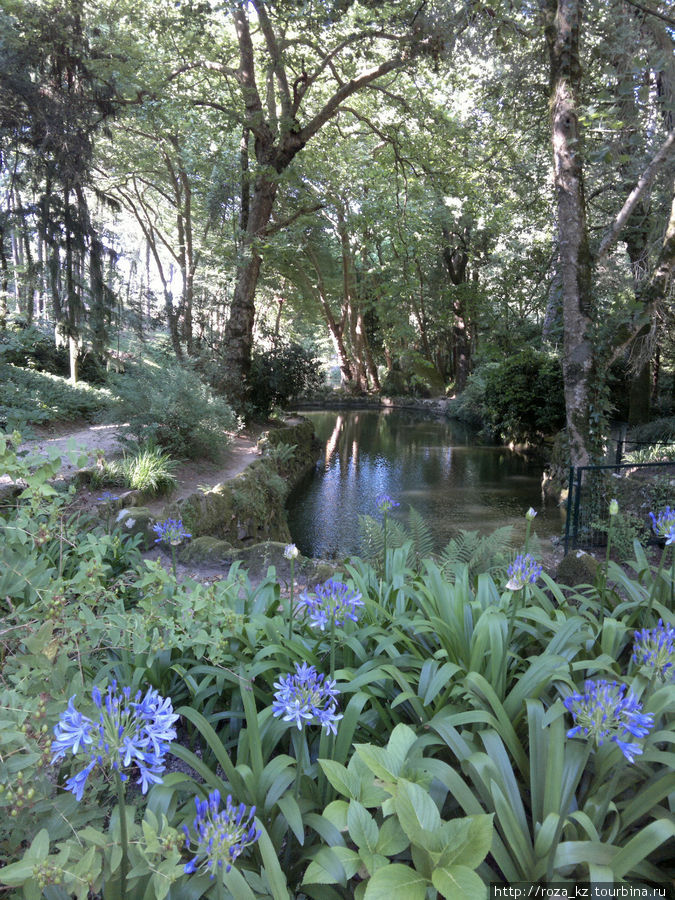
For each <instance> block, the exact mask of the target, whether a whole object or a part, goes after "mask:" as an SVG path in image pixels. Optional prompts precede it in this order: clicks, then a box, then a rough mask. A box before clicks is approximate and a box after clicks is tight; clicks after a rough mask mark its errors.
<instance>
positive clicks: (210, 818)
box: [183, 791, 262, 879]
mask: <svg viewBox="0 0 675 900" xmlns="http://www.w3.org/2000/svg"><path fill="white" fill-rule="evenodd" d="M195 806H196V807H197V815H196V816H195V819H194V821H193V823H192V826H193V828H194V831H195V835H196V836H193V835H191V834H190V831H189V829H188V828H187V827H186V826H183V831H184V832H185V837H186V838H187V847H188V849H189V850H190V852H192V853H194V854H195V855H194V858H193V859H191V860H190V862H188V863H186V864H185V871H186V872H187V873H188V874H191V873H192V872H196V871H198V870H201V871H203V872H208V873H209V877H210V878H211V879H214V878H215V877H216V875H220V873H221V872H222V870H223V869H225V871H226V872H229V871H230V869H231V868H232V864H233V863H234V862H235V860H236V859H237V857H239V856H241V854H242V853H243V852H244V850H245V849H246V847H249V846H250V845H251V844H254V843H255V842H256V841H257V840H258V838H259V837H260V835H261V834H262V832H261V831H260V829H258V828H256V826H255V824H254V822H253V817H254V816H255V806H252V807H251V809H250V810H248V809H247V808H246V806H244V804H243V803H241V804H240V805H239V806H235V805H234V804H233V803H232V797H230V796H229V795H228V797H227V799H226V800H225V808H224V809H220V793H219V791H213V792H212V793H210V794H209V799H208V800H200V799H199V797H195Z"/></svg>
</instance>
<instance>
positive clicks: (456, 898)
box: [431, 866, 488, 900]
mask: <svg viewBox="0 0 675 900" xmlns="http://www.w3.org/2000/svg"><path fill="white" fill-rule="evenodd" d="M431 883H432V884H433V886H434V887H435V888H436V890H437V891H438V892H439V893H440V895H441V896H442V897H444V898H445V900H483V898H484V897H487V895H488V889H487V885H486V884H485V883H484V882H483V879H482V878H481V877H480V876H479V875H477V874H476V873H475V872H474V871H473V870H472V869H469V868H468V867H467V866H449V867H447V868H438V869H434V871H433V872H432V873H431Z"/></svg>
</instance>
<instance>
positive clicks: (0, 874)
mask: <svg viewBox="0 0 675 900" xmlns="http://www.w3.org/2000/svg"><path fill="white" fill-rule="evenodd" d="M34 865H35V863H34V862H33V861H32V860H31V861H30V862H27V861H26V860H23V859H22V860H21V862H16V863H11V864H10V865H9V866H5V867H4V868H2V869H0V883H1V884H8V885H9V886H10V887H19V885H22V884H23V883H24V881H26V880H27V879H28V878H30V877H31V875H32V874H33V866H34Z"/></svg>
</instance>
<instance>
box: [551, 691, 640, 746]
mask: <svg viewBox="0 0 675 900" xmlns="http://www.w3.org/2000/svg"><path fill="white" fill-rule="evenodd" d="M564 705H565V708H566V709H567V710H568V711H569V712H570V713H571V714H572V718H573V720H574V728H570V730H569V731H568V732H567V737H577V736H578V735H581V734H583V735H585V736H586V737H587V738H588V739H589V740H592V741H594V742H595V744H596V745H597V746H602V744H603V743H604V742H605V741H613V742H614V743H615V744H616V745H617V747H619V749H620V750H621V752H622V753H623V755H624V756H625V757H626V759H627V760H628V762H631V763H632V762H634V759H635V757H636V756H639V755H640V754H641V753H642V747H641V746H640V744H638V743H636V742H635V741H632V740H631V737H638V738H643V737H646V736H647V735H648V734H649V732H650V730H651V729H652V728H653V726H654V716H652V715H651V714H650V713H647V714H644V713H643V712H642V704H641V703H640V702H639V701H638V699H637V697H636V696H635V695H634V694H633V693H632V692H629V693H628V694H626V685H625V684H619V683H618V682H616V681H613V682H609V681H591V680H588V681H585V682H584V693H583V694H581V693H577V694H572V695H571V696H569V697H567V698H566V699H565V701H564Z"/></svg>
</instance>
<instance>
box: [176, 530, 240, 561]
mask: <svg viewBox="0 0 675 900" xmlns="http://www.w3.org/2000/svg"><path fill="white" fill-rule="evenodd" d="M178 559H179V560H180V561H181V562H182V563H188V564H189V563H193V564H194V563H201V562H208V563H230V562H232V559H233V556H232V544H230V543H228V542H227V541H222V540H220V539H219V538H214V537H209V536H208V535H204V536H202V537H198V538H194V540H191V541H188V542H187V543H186V544H183V545H182V546H181V547H180V548H179V549H178Z"/></svg>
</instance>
